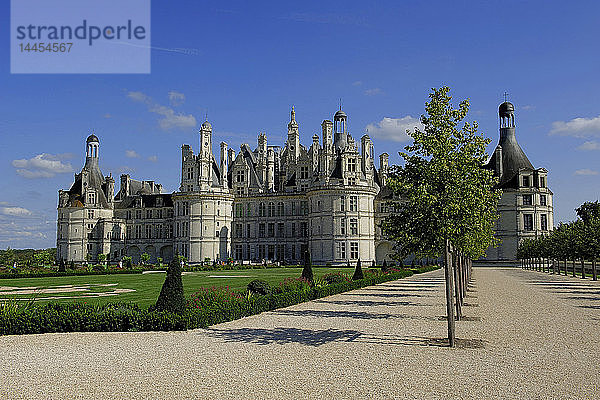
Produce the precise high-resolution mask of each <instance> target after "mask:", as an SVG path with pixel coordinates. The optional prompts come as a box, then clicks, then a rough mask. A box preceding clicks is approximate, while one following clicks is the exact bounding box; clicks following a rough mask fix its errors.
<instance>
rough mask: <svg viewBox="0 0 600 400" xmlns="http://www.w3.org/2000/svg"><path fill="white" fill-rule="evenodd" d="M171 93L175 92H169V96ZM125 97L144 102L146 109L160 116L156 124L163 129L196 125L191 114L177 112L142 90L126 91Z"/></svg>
mask: <svg viewBox="0 0 600 400" xmlns="http://www.w3.org/2000/svg"><path fill="white" fill-rule="evenodd" d="M171 93H176V92H169V97H171ZM179 94H181V93H179ZM181 95H183V94H181ZM127 97H129V98H130V99H132V100H133V101H137V102H139V103H144V104H146V105H147V106H148V111H150V112H153V113H155V114H158V115H160V116H162V118H160V119H159V120H158V125H159V126H160V128H161V129H162V130H164V131H169V130H172V129H187V128H194V127H195V126H196V118H195V117H194V116H193V115H192V114H187V115H186V114H182V113H177V112H175V110H173V109H172V108H170V107H167V106H163V105H160V104H157V103H155V102H154V101H153V100H152V98H151V97H150V96H148V95H146V94H144V93H142V92H128V93H127Z"/></svg>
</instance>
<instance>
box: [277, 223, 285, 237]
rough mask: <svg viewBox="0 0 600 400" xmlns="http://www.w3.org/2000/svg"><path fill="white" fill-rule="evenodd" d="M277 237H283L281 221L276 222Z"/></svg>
mask: <svg viewBox="0 0 600 400" xmlns="http://www.w3.org/2000/svg"><path fill="white" fill-rule="evenodd" d="M277 237H285V225H284V224H283V222H278V223H277Z"/></svg>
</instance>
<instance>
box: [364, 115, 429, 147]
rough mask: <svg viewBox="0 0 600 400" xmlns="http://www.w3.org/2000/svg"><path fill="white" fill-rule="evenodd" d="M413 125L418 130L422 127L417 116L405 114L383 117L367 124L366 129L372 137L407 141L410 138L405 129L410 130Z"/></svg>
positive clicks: (412, 128)
mask: <svg viewBox="0 0 600 400" xmlns="http://www.w3.org/2000/svg"><path fill="white" fill-rule="evenodd" d="M415 127H417V128H419V129H420V130H423V129H424V127H423V125H422V124H421V121H420V120H419V118H413V117H411V116H410V115H407V116H405V117H402V118H389V117H384V118H383V119H382V120H381V121H379V122H377V123H371V124H368V125H367V128H366V129H367V132H368V133H369V135H371V136H373V137H377V138H380V139H384V140H391V141H393V142H409V141H410V140H411V138H410V136H408V135H407V134H406V131H407V130H411V131H412V130H414V129H415Z"/></svg>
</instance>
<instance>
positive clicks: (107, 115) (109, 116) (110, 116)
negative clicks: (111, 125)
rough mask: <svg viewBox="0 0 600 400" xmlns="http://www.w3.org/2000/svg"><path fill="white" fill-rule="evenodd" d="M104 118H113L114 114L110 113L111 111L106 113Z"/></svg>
mask: <svg viewBox="0 0 600 400" xmlns="http://www.w3.org/2000/svg"><path fill="white" fill-rule="evenodd" d="M104 118H112V115H110V114H109V113H106V114H104Z"/></svg>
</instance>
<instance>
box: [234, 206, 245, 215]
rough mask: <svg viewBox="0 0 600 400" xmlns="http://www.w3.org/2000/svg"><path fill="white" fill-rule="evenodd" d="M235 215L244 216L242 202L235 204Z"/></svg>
mask: <svg viewBox="0 0 600 400" xmlns="http://www.w3.org/2000/svg"><path fill="white" fill-rule="evenodd" d="M235 216H236V217H242V216H244V205H243V204H236V205H235Z"/></svg>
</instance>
